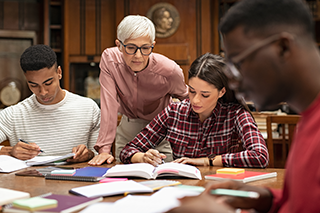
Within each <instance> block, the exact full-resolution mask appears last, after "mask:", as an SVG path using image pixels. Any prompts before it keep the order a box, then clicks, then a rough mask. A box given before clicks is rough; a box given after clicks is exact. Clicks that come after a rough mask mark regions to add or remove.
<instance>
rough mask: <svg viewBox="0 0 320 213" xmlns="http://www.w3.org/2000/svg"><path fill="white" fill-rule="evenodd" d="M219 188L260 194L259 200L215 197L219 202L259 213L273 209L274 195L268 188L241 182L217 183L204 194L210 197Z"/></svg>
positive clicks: (210, 186) (209, 186) (207, 188)
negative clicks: (212, 191) (211, 192)
mask: <svg viewBox="0 0 320 213" xmlns="http://www.w3.org/2000/svg"><path fill="white" fill-rule="evenodd" d="M218 188H224V189H235V190H244V191H254V192H257V193H259V198H258V199H252V198H242V197H236V196H217V195H214V196H215V197H217V198H218V199H219V201H221V202H223V203H226V204H228V205H230V206H232V207H234V208H241V209H255V210H257V211H258V212H268V211H269V209H270V208H271V205H272V194H271V192H270V191H269V190H268V189H266V188H263V187H256V186H251V185H247V184H244V183H241V182H239V181H215V182H214V183H212V184H210V185H208V186H207V187H206V190H205V191H204V192H203V194H208V195H210V191H211V190H213V189H218ZM211 196H213V195H211Z"/></svg>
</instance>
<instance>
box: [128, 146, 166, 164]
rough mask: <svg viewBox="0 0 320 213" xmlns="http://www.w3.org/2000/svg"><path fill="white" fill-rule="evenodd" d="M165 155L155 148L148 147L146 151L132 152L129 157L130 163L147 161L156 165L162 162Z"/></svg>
mask: <svg viewBox="0 0 320 213" xmlns="http://www.w3.org/2000/svg"><path fill="white" fill-rule="evenodd" d="M166 157H167V156H166V155H165V154H162V153H159V151H158V150H156V149H149V150H148V151H147V152H145V153H142V152H138V153H136V154H134V155H133V156H132V158H131V162H132V163H149V164H151V165H153V166H158V165H159V164H162V163H163V159H165V158H166Z"/></svg>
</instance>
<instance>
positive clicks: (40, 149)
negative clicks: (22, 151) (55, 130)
mask: <svg viewBox="0 0 320 213" xmlns="http://www.w3.org/2000/svg"><path fill="white" fill-rule="evenodd" d="M19 141H21V142H23V143H26V144H30V143H29V142H27V141H25V140H22V139H19ZM40 152H44V151H42V150H41V149H40Z"/></svg>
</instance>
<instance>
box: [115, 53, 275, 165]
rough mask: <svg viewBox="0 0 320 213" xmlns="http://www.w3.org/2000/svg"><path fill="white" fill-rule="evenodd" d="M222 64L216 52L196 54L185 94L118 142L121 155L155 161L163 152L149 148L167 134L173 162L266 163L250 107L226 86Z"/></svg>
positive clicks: (126, 158) (124, 159) (125, 160)
mask: <svg viewBox="0 0 320 213" xmlns="http://www.w3.org/2000/svg"><path fill="white" fill-rule="evenodd" d="M223 69H226V64H225V61H224V59H223V58H222V57H220V56H217V55H213V54H210V53H206V54H204V55H202V56H200V57H199V58H197V59H196V60H195V61H194V62H193V63H192V65H191V67H190V70H189V77H188V78H189V84H188V86H189V99H186V100H184V101H182V102H179V103H171V104H169V106H168V107H166V108H165V109H164V110H163V111H162V112H161V113H160V114H158V115H157V116H156V117H155V118H154V119H153V120H152V121H151V122H150V123H149V124H148V125H147V126H146V127H145V128H144V129H143V130H142V131H141V132H140V133H139V134H138V135H137V136H136V137H135V138H134V139H133V140H132V141H131V142H129V143H128V144H127V145H126V146H125V147H124V148H123V150H122V151H121V153H120V159H121V161H122V162H123V163H141V162H145V163H150V164H152V165H158V164H160V163H161V162H162V159H164V158H166V156H165V155H164V154H162V153H159V152H158V151H157V150H155V149H154V148H155V147H156V146H157V145H158V143H160V142H161V141H162V140H163V139H164V138H166V140H168V141H169V142H170V144H171V147H172V151H173V158H174V159H175V160H174V161H173V162H177V163H188V164H193V165H208V166H209V165H210V166H225V167H261V168H264V167H266V166H267V165H268V161H269V154H268V150H267V147H266V143H265V141H264V139H263V137H262V135H261V133H260V132H259V130H258V127H257V125H256V123H255V121H254V119H253V117H252V116H251V114H250V112H249V111H248V110H247V108H246V107H245V106H243V105H242V104H240V103H239V102H238V101H237V99H236V98H235V95H234V93H233V91H231V90H230V89H229V88H228V79H227V77H226V76H225V74H224V73H223ZM241 145H242V147H239V146H241ZM239 148H241V149H242V150H243V151H239Z"/></svg>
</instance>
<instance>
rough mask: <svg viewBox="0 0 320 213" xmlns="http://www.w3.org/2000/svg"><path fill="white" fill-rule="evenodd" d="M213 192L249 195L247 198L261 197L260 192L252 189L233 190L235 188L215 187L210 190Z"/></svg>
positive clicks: (215, 193) (238, 195)
mask: <svg viewBox="0 0 320 213" xmlns="http://www.w3.org/2000/svg"><path fill="white" fill-rule="evenodd" d="M210 193H211V194H214V195H229V196H236V197H247V198H255V199H257V198H259V193H257V192H252V191H241V190H233V189H214V190H211V191H210Z"/></svg>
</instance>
